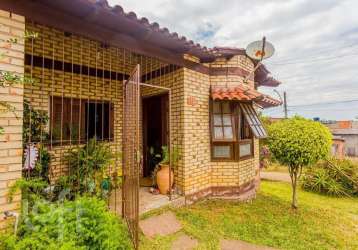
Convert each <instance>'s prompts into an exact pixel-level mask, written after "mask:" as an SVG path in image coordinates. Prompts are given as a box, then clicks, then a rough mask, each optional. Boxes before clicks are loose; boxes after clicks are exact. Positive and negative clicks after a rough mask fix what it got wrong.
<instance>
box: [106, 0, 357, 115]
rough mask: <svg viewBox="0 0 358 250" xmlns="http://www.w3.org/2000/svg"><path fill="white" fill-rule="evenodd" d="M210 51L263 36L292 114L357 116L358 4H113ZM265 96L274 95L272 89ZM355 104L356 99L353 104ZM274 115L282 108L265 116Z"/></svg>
mask: <svg viewBox="0 0 358 250" xmlns="http://www.w3.org/2000/svg"><path fill="white" fill-rule="evenodd" d="M109 3H110V4H111V5H115V4H119V5H121V6H122V7H123V8H124V10H125V11H126V12H129V11H134V12H135V13H137V15H138V16H140V17H142V16H145V17H147V18H148V19H149V20H150V21H152V22H153V21H155V22H158V23H159V24H160V25H161V26H162V27H167V28H169V30H171V31H175V32H177V33H179V34H181V35H185V36H186V37H189V38H190V39H193V40H194V41H195V42H199V43H201V44H202V45H206V46H209V47H213V46H235V47H240V48H245V47H246V46H247V44H249V43H250V42H252V41H255V40H259V39H261V38H262V36H264V35H265V36H266V37H267V39H268V40H269V41H270V42H272V43H273V44H274V46H275V48H276V53H275V55H274V56H273V57H272V58H270V59H268V60H267V61H265V64H266V65H267V67H268V68H269V69H270V70H271V72H272V74H273V76H274V77H276V78H277V79H279V80H281V81H282V83H283V84H282V85H281V86H279V87H278V88H276V89H277V91H279V92H280V93H282V92H283V91H286V92H287V97H288V98H287V99H288V106H289V108H288V109H289V114H290V115H294V114H299V115H302V116H305V117H309V118H312V117H320V118H322V119H340V120H341V119H354V118H355V117H356V116H358V14H357V10H358V1H356V0H314V1H312V0H271V1H269V0H250V1H247V0H225V1H215V0H196V1H192V0H181V1H179V0H151V1H143V0H123V1H119V0H109ZM261 91H263V92H265V93H268V94H270V95H273V96H276V94H275V93H274V92H273V91H272V89H271V88H261ZM354 100H356V101H354ZM265 112H266V114H270V115H272V116H275V117H279V116H282V115H283V112H282V108H281V107H279V108H274V109H269V110H267V111H265Z"/></svg>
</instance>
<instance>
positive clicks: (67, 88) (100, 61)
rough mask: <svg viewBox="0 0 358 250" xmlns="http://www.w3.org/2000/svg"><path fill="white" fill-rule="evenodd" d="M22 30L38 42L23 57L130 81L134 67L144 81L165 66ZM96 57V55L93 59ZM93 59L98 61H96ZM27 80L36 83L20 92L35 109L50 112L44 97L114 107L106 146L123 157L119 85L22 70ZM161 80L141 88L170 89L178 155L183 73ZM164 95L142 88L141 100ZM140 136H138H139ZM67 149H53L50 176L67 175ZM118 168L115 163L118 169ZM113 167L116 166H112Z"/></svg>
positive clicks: (42, 29) (47, 32)
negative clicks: (110, 138) (86, 68)
mask: <svg viewBox="0 0 358 250" xmlns="http://www.w3.org/2000/svg"><path fill="white" fill-rule="evenodd" d="M26 28H27V30H31V31H34V32H37V33H38V38H36V39H35V40H34V41H33V42H28V43H26V54H33V55H35V56H40V57H41V58H42V57H45V58H50V59H52V58H54V59H55V60H59V61H65V62H68V63H72V62H73V63H74V64H79V65H81V64H82V65H86V66H88V65H89V66H90V67H94V68H95V67H97V68H98V69H105V70H112V71H116V72H121V73H125V74H127V75H129V74H130V73H131V72H132V70H133V69H134V67H135V65H136V64H137V63H139V64H140V65H141V72H142V75H144V74H145V73H147V72H152V71H154V70H156V69H159V68H161V67H165V66H167V65H168V64H166V63H164V62H161V61H159V60H157V59H155V58H150V57H146V56H140V55H137V54H134V53H131V52H129V51H128V50H123V49H121V48H115V47H109V48H106V49H103V48H101V44H99V43H97V42H95V41H91V40H88V39H86V38H84V37H79V36H76V35H72V36H69V37H67V36H64V33H63V32H61V31H58V30H56V29H52V28H48V27H46V26H43V25H39V24H34V23H32V22H27V23H26ZM96 51H97V53H96ZM96 58H97V59H96ZM26 74H27V75H28V76H32V77H33V78H34V79H37V80H38V81H37V82H36V83H34V84H32V85H29V86H25V93H24V96H25V99H26V100H28V101H30V103H31V104H32V106H33V108H34V109H42V110H45V111H47V112H49V105H50V98H49V96H52V95H54V96H62V95H63V96H64V97H72V98H84V99H88V98H89V99H91V100H104V101H110V102H112V103H114V109H115V114H114V115H115V121H114V123H115V124H114V126H115V127H114V142H112V143H111V145H112V148H113V150H114V151H117V152H121V151H122V121H123V119H122V117H123V114H122V109H123V107H122V98H123V96H122V92H123V91H122V88H123V84H122V83H123V79H102V78H96V77H94V76H89V77H88V76H87V75H82V76H81V75H80V74H72V73H67V72H65V73H64V72H63V71H59V70H54V71H53V70H52V69H46V68H45V69H43V68H41V67H31V66H29V65H27V66H26ZM160 74H162V75H160V76H158V77H155V78H153V79H151V80H149V79H144V80H145V82H146V83H148V84H153V85H158V86H163V87H170V88H171V89H172V102H171V104H172V105H171V107H172V120H171V123H172V125H171V128H172V132H171V134H172V142H173V145H174V146H176V147H177V148H178V149H179V150H181V148H182V146H181V143H182V142H181V140H182V133H181V131H182V110H183V70H182V69H177V70H175V71H173V72H171V73H168V74H165V75H164V72H160ZM162 92H163V90H159V89H155V88H149V87H141V94H142V96H143V97H146V96H150V95H157V94H160V93H162ZM141 131H142V130H141ZM68 148H70V146H62V147H61V146H53V147H52V149H51V151H50V152H51V154H52V164H51V169H52V171H51V172H52V176H53V178H54V179H56V178H57V177H58V176H60V175H63V174H66V172H67V164H66V162H65V161H64V160H63V157H64V155H65V154H66V151H67V150H68ZM119 164H120V163H119ZM182 166H183V164H182V163H181V161H179V163H178V167H177V168H176V169H175V183H176V185H177V186H178V188H179V189H180V190H181V189H182V188H181V186H182V185H183V178H182V174H181V173H182V172H183V171H182ZM113 167H118V166H113Z"/></svg>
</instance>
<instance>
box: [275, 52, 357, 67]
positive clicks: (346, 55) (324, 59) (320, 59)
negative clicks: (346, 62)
mask: <svg viewBox="0 0 358 250" xmlns="http://www.w3.org/2000/svg"><path fill="white" fill-rule="evenodd" d="M357 55H358V53H354V54H352V53H349V54H344V55H339V56H333V57H327V58H317V59H316V60H309V61H308V60H307V61H306V60H301V61H292V62H285V63H270V64H271V65H292V64H301V63H313V62H324V61H332V60H336V59H341V58H345V57H349V56H357Z"/></svg>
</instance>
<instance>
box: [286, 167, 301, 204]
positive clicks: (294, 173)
mask: <svg viewBox="0 0 358 250" xmlns="http://www.w3.org/2000/svg"><path fill="white" fill-rule="evenodd" d="M288 169H289V173H290V177H291V185H292V203H291V206H292V208H293V209H297V208H298V205H297V180H298V178H299V177H300V174H299V173H300V169H301V167H300V166H296V167H289V168H288Z"/></svg>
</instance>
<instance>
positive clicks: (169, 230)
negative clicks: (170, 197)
mask: <svg viewBox="0 0 358 250" xmlns="http://www.w3.org/2000/svg"><path fill="white" fill-rule="evenodd" d="M139 227H140V229H141V230H142V232H143V234H144V235H145V236H146V237H148V238H153V237H155V236H166V235H169V234H173V233H176V232H178V231H179V230H181V229H182V225H181V223H180V222H179V221H178V220H177V218H176V217H175V215H174V214H173V213H172V212H166V213H164V214H161V215H157V216H152V217H150V218H148V219H144V220H141V221H140V222H139Z"/></svg>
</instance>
